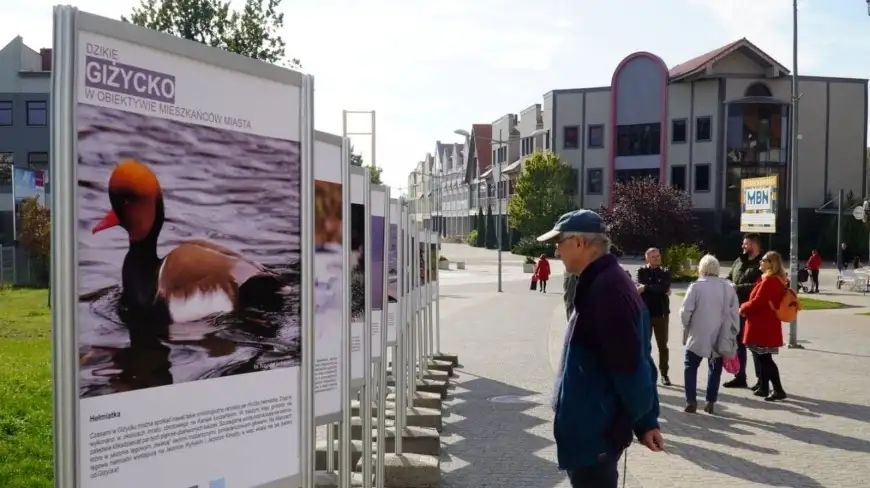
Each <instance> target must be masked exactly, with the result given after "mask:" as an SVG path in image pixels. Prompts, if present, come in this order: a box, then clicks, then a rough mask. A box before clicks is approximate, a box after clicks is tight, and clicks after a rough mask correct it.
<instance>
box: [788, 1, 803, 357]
mask: <svg viewBox="0 0 870 488" xmlns="http://www.w3.org/2000/svg"><path fill="white" fill-rule="evenodd" d="M792 36H793V38H792V73H791V151H790V152H791V157H790V158H789V159H790V161H789V163H790V164H789V168H788V174H789V182H790V183H791V186H790V188H789V210H790V213H791V225H790V228H791V229H790V230H791V238H790V239H789V252H788V277H789V282H790V284H791V288H792V290H794V291H795V293H797V289H798V276H797V275H798V140H799V138H798V136H799V133H798V130H799V125H798V99H799V98H800V92H798V4H797V0H792ZM797 329H798V323H797V318H795V319H794V320H792V321H791V323H789V324H788V347H789V348H790V349H803V346H801V345H800V344H798V337H797Z"/></svg>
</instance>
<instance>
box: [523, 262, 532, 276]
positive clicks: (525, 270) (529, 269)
mask: <svg viewBox="0 0 870 488" xmlns="http://www.w3.org/2000/svg"><path fill="white" fill-rule="evenodd" d="M534 272H535V265H534V264H531V263H523V273H528V274H532V273H534Z"/></svg>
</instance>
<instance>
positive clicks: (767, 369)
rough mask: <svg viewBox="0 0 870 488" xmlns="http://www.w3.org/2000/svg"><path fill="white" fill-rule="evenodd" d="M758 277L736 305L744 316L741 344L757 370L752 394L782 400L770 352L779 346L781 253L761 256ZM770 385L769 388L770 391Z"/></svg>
mask: <svg viewBox="0 0 870 488" xmlns="http://www.w3.org/2000/svg"><path fill="white" fill-rule="evenodd" d="M760 267H761V272H762V275H761V279H760V280H759V281H758V282H756V283H755V287H754V288H752V293H750V294H749V301H747V302H746V303H744V304H743V305H741V306H740V315H743V316H744V317H746V325H745V327H744V331H743V343H744V344H746V348H747V349H749V350H750V351H752V355H753V356H755V357H756V358H757V360H758V362H757V363H756V364H758V366H759V368H760V369H761V371H760V374H759V376H760V378H759V385H760V386H759V388H758V390H756V391H755V395H756V396H760V397H765V398H764V399H765V400H766V401H768V402H772V401H775V400H784V399H786V397H787V396H786V394H785V390H783V389H782V382H781V381H780V378H779V368H778V367H777V366H776V363H775V362H774V361H773V355H774V354H778V353H779V348H780V347H782V345H783V341H782V322H780V320H779V318H778V317H777V316H776V308H777V307H779V304H780V302H781V301H782V298H783V296H784V295H785V290H786V283H787V281H786V278H785V269H784V268H783V266H782V256H780V255H779V253H778V252H775V251H770V252H768V253H767V254H765V255H764V257H763V258H761V266H760ZM771 384H772V385H773V390H772V391H771V390H770V386H771Z"/></svg>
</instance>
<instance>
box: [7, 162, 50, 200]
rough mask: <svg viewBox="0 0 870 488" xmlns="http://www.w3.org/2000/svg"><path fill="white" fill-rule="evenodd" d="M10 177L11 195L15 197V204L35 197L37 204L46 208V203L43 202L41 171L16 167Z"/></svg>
mask: <svg viewBox="0 0 870 488" xmlns="http://www.w3.org/2000/svg"><path fill="white" fill-rule="evenodd" d="M12 175H13V178H12V194H13V195H14V196H15V203H19V202H21V200H24V199H25V198H33V197H36V198H38V199H39V203H41V204H42V205H45V206H48V202H46V201H45V186H44V183H43V182H44V178H43V172H42V171H40V170H34V169H29V168H18V167H16V168H14V169H13V171H12Z"/></svg>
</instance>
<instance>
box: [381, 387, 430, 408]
mask: <svg viewBox="0 0 870 488" xmlns="http://www.w3.org/2000/svg"><path fill="white" fill-rule="evenodd" d="M390 390H391V391H390V392H389V394H387V401H388V402H392V403H393V404H395V403H396V393H395V389H393V388H391V389H390ZM411 404H412V405H414V406H415V407H422V408H434V409H436V410H441V406H442V403H441V395H440V394H438V393H432V392H427V391H416V392H414V398H412V399H411Z"/></svg>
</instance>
